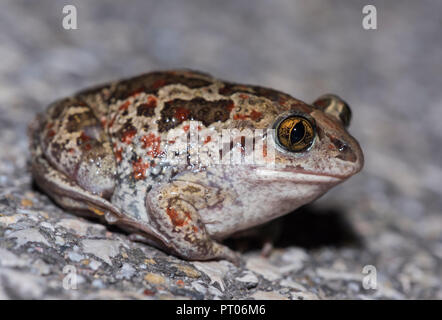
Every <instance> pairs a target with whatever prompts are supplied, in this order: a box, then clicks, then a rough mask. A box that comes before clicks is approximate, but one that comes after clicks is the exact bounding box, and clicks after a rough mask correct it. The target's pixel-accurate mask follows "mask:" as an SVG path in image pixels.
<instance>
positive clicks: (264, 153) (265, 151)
mask: <svg viewBox="0 0 442 320" xmlns="http://www.w3.org/2000/svg"><path fill="white" fill-rule="evenodd" d="M262 156H263V157H264V158H266V157H267V143H264V144H263V145H262Z"/></svg>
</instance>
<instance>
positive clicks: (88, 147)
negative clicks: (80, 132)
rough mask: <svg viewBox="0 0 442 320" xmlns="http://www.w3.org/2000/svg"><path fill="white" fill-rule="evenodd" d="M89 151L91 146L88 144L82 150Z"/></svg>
mask: <svg viewBox="0 0 442 320" xmlns="http://www.w3.org/2000/svg"><path fill="white" fill-rule="evenodd" d="M91 149H92V146H91V145H90V143H86V144H85V145H84V150H86V151H89V150H91Z"/></svg>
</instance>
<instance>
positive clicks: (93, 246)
mask: <svg viewBox="0 0 442 320" xmlns="http://www.w3.org/2000/svg"><path fill="white" fill-rule="evenodd" d="M81 243H82V247H83V251H84V252H85V253H90V254H93V255H94V256H96V257H97V258H100V259H102V260H103V261H104V262H106V263H107V264H109V265H112V261H111V258H113V257H115V256H117V255H118V254H119V252H120V246H121V244H122V243H121V242H120V241H116V240H101V239H99V240H92V239H86V240H83V241H82V242H81Z"/></svg>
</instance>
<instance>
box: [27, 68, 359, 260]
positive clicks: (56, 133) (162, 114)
mask: <svg viewBox="0 0 442 320" xmlns="http://www.w3.org/2000/svg"><path fill="white" fill-rule="evenodd" d="M293 113H295V114H298V115H302V116H305V117H307V118H308V119H310V120H311V121H312V122H314V125H315V128H316V131H315V134H316V136H315V140H314V143H313V145H312V146H311V148H309V149H308V150H305V151H304V152H297V153H294V152H288V151H287V150H284V149H283V148H280V147H276V150H275V165H274V166H273V167H265V166H257V165H256V164H236V165H233V164H232V165H221V164H218V165H214V164H204V163H191V162H189V161H186V159H185V160H184V161H181V162H177V163H173V162H171V161H170V159H169V158H168V159H166V155H167V154H168V152H172V151H173V150H175V151H176V150H178V151H177V153H176V155H178V156H179V155H182V154H183V152H182V150H183V149H184V151H185V152H187V148H186V147H185V144H186V142H187V139H188V138H189V137H188V135H189V132H193V131H192V130H189V129H193V128H190V125H192V126H193V125H194V124H195V122H194V121H192V122H190V120H195V121H197V122H196V124H197V128H195V129H196V131H197V132H198V133H199V135H200V136H201V137H203V139H202V140H203V143H202V149H200V151H199V153H200V156H202V157H204V155H213V154H216V153H217V152H219V146H220V145H219V144H218V142H219V141H216V139H212V136H211V133H212V134H213V133H214V132H218V133H220V132H221V130H223V129H233V128H237V129H267V128H273V127H274V125H275V123H276V121H277V120H278V119H281V117H284V116H286V115H290V114H293ZM349 121H350V110H349V108H348V106H346V104H345V103H344V102H343V101H342V100H340V99H339V98H338V97H336V96H332V95H326V96H323V97H321V98H320V99H318V100H317V101H316V102H315V103H313V104H312V105H309V104H306V103H304V102H302V101H300V100H297V99H295V98H293V97H291V96H289V95H287V94H285V93H282V92H279V91H275V90H272V89H267V88H262V87H257V86H248V85H240V84H233V83H228V82H223V81H220V80H217V79H215V78H212V77H211V76H209V75H207V74H203V73H199V72H194V71H187V70H177V71H166V72H152V73H147V74H144V75H141V76H137V77H135V78H131V79H127V80H123V81H119V82H114V83H110V84H107V85H103V86H100V87H96V88H93V89H91V90H87V91H82V92H79V93H78V94H76V95H75V96H73V97H69V98H66V99H63V100H60V101H57V102H55V103H53V104H51V105H50V106H49V107H48V109H47V111H46V112H45V113H44V114H41V115H39V116H37V118H36V120H35V121H34V122H33V123H32V124H31V126H30V137H31V151H32V172H33V175H34V177H35V180H36V181H37V183H38V184H39V185H40V186H41V188H42V189H44V190H45V191H46V192H47V193H48V194H49V195H50V196H51V197H52V198H53V199H54V200H55V201H56V202H57V203H58V204H59V205H60V206H62V207H64V208H66V209H68V210H71V211H74V212H76V213H79V214H84V215H89V216H91V215H92V216H95V217H99V218H101V219H102V220H103V221H106V222H108V223H111V224H116V225H118V226H119V227H121V228H123V229H125V230H128V231H129V232H131V233H132V234H133V238H134V239H142V240H144V241H146V242H148V243H150V244H152V245H155V246H158V247H160V248H162V249H163V250H165V251H167V252H171V253H173V254H176V255H178V256H181V257H183V258H186V259H196V260H208V259H228V260H230V261H233V262H238V256H237V254H236V253H234V252H233V251H231V250H230V249H228V248H227V247H225V246H223V245H221V244H219V243H218V242H217V240H220V239H223V238H225V237H227V236H229V235H230V234H232V233H234V232H236V231H239V230H243V229H246V228H249V227H252V226H255V225H257V224H261V223H264V222H266V221H268V220H270V219H273V218H275V217H277V216H280V215H283V214H286V213H288V212H290V211H292V210H294V209H296V208H297V207H299V206H301V205H303V204H305V203H308V202H310V201H312V200H314V199H316V198H318V197H319V196H321V195H322V194H323V193H325V192H326V191H327V190H328V189H330V188H331V187H333V186H334V185H336V184H338V183H340V182H342V181H343V180H345V179H346V178H348V177H350V176H352V175H353V174H355V173H357V172H358V171H359V170H360V169H361V168H362V166H363V155H362V151H361V149H360V147H359V144H358V143H357V141H356V140H355V139H354V138H353V137H352V136H350V135H349V134H348V132H347V131H346V129H345V127H346V126H347V125H348V123H349ZM190 139H191V138H190ZM243 143H244V142H243ZM183 146H184V147H183ZM191 146H192V144H191ZM235 147H236V145H235V146H234V144H231V145H230V148H228V149H229V152H230V151H232V150H233V149H234V148H235ZM241 147H244V145H241V143H240V144H239V148H241ZM174 148H175V149H174ZM192 150H193V148H192V147H190V148H189V152H190V153H191V152H192ZM175 151H173V152H175ZM186 155H187V153H185V154H184V156H185V157H186Z"/></svg>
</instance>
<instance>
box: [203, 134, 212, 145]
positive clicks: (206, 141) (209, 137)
mask: <svg viewBox="0 0 442 320" xmlns="http://www.w3.org/2000/svg"><path fill="white" fill-rule="evenodd" d="M210 141H212V137H211V136H207V137H206V139H205V140H204V144H208V143H209V142H210Z"/></svg>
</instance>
